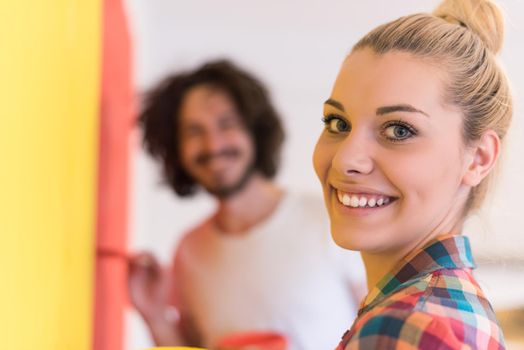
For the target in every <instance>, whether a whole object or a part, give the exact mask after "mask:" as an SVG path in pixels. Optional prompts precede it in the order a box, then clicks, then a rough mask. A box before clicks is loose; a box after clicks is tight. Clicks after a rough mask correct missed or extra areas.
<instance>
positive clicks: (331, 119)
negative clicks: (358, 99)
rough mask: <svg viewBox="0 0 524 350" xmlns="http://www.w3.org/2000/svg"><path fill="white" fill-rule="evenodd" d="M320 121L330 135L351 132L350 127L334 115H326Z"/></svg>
mask: <svg viewBox="0 0 524 350" xmlns="http://www.w3.org/2000/svg"><path fill="white" fill-rule="evenodd" d="M322 121H323V122H324V125H325V127H326V130H328V131H329V132H332V133H336V134H338V133H342V132H348V131H351V127H350V125H349V123H348V122H347V121H345V120H344V119H342V118H340V117H336V116H334V115H328V116H327V117H325V118H323V119H322Z"/></svg>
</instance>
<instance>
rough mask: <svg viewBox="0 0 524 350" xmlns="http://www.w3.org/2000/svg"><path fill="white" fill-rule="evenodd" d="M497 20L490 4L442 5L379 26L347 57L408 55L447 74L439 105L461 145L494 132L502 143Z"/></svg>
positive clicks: (475, 197) (474, 0)
mask: <svg viewBox="0 0 524 350" xmlns="http://www.w3.org/2000/svg"><path fill="white" fill-rule="evenodd" d="M503 37H504V23H503V15H502V12H501V10H500V9H499V8H498V6H497V5H496V4H495V3H494V2H493V1H490V0H444V1H443V2H442V3H441V4H440V5H439V6H438V7H437V9H436V10H435V11H434V12H433V14H415V15H411V16H406V17H401V18H399V19H397V20H395V21H393V22H390V23H386V24H384V25H381V26H379V27H377V28H376V29H374V30H373V31H371V32H370V33H369V34H367V35H366V36H365V37H364V38H362V39H361V40H360V41H359V42H358V43H357V44H356V45H355V46H354V47H353V51H356V50H359V49H363V48H371V49H373V50H374V51H375V52H376V53H377V54H379V55H381V54H385V53H386V52H388V51H391V50H398V51H403V52H408V53H411V54H413V55H414V56H416V57H420V58H422V59H425V60H428V61H429V62H432V63H434V64H436V65H437V66H438V67H440V68H441V69H443V71H444V72H446V73H447V79H446V80H447V81H446V86H445V91H444V95H443V96H444V101H445V102H446V103H450V104H452V105H455V106H457V107H458V108H459V109H460V110H461V111H462V113H463V116H464V120H463V126H464V127H463V138H464V142H465V144H466V145H468V144H470V143H471V142H473V141H476V140H478V139H479V138H480V137H481V136H482V135H483V134H484V133H485V132H486V131H487V130H494V131H495V132H496V133H497V135H498V137H499V138H500V139H501V140H504V137H505V135H506V132H507V130H508V128H509V125H510V122H511V117H512V114H513V103H512V98H511V92H510V87H509V83H508V81H507V78H506V75H505V74H504V72H503V71H502V69H501V67H500V66H499V64H498V63H497V60H496V57H495V55H496V54H497V53H498V52H499V51H500V49H501V47H502V42H503ZM493 176H494V174H493V172H492V173H490V174H489V175H488V176H487V177H486V178H485V179H484V180H483V181H482V182H481V183H480V184H479V185H478V186H476V187H474V188H472V189H471V191H470V194H469V197H468V200H467V203H466V206H465V210H464V212H465V213H468V212H469V211H471V210H474V209H478V208H480V206H481V205H482V202H483V201H484V198H485V196H486V193H487V190H488V188H489V183H490V180H491V178H492V177H493Z"/></svg>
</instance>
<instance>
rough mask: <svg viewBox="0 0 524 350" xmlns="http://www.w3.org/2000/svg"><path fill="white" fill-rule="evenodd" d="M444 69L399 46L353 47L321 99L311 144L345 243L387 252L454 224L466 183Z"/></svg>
mask: <svg viewBox="0 0 524 350" xmlns="http://www.w3.org/2000/svg"><path fill="white" fill-rule="evenodd" d="M444 79H445V76H444V75H443V73H442V71H441V70H440V69H438V68H436V67H435V66H432V65H430V64H429V63H426V62H424V61H422V60H421V59H418V58H415V57H414V56H412V55H410V54H407V53H403V52H398V51H392V52H389V53H386V54H383V55H381V56H379V55H377V54H375V53H374V52H373V51H372V50H371V49H363V50H358V51H356V52H353V53H352V54H351V55H350V56H349V57H348V58H347V59H346V60H345V62H344V64H343V66H342V68H341V71H340V73H339V75H338V77H337V80H336V82H335V86H334V87H333V91H332V94H331V97H330V98H329V99H328V100H327V101H326V103H325V105H324V121H325V129H324V130H323V131H322V134H321V135H320V138H319V140H318V143H317V145H316V148H315V153H314V159H313V161H314V166H315V171H316V173H317V176H318V177H319V179H320V181H321V183H322V187H323V190H324V197H325V201H326V206H327V209H328V212H329V215H330V217H331V230H332V234H333V238H334V239H335V241H336V242H337V244H338V245H340V246H342V247H344V248H348V249H353V250H361V251H367V252H371V253H380V252H387V251H395V250H399V249H400V250H401V249H403V248H405V247H407V246H412V245H416V244H418V243H420V242H422V241H424V240H425V239H428V238H430V237H431V236H436V235H439V234H444V233H450V231H451V230H453V228H454V227H455V225H456V224H457V222H458V221H460V220H461V216H462V214H461V213H462V208H463V206H464V204H465V201H466V198H467V195H468V193H469V187H468V186H466V185H465V184H464V174H465V172H466V169H467V167H468V165H467V164H468V163H469V161H468V159H470V156H469V155H468V153H467V150H466V147H464V145H463V141H462V136H461V133H462V116H461V113H460V111H458V110H456V109H454V108H453V107H452V106H449V105H446V104H445V103H444V99H443V86H444V85H443V81H444Z"/></svg>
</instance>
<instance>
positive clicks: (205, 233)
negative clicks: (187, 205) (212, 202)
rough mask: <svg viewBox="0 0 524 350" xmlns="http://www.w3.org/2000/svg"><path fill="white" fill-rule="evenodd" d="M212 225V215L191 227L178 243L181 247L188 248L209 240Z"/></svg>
mask: <svg viewBox="0 0 524 350" xmlns="http://www.w3.org/2000/svg"><path fill="white" fill-rule="evenodd" d="M212 225H213V224H212V217H211V216H210V217H208V218H206V219H205V220H203V221H200V222H199V223H197V224H196V225H195V226H193V227H191V228H190V229H189V230H187V231H186V232H185V233H184V234H183V235H182V238H181V239H180V241H179V243H178V246H179V249H181V248H185V249H187V248H190V247H193V246H195V245H200V244H201V243H202V242H205V241H209V236H210V235H211V233H212V227H213V226H212Z"/></svg>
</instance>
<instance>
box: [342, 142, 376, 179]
mask: <svg viewBox="0 0 524 350" xmlns="http://www.w3.org/2000/svg"><path fill="white" fill-rule="evenodd" d="M372 150H373V145H372V142H371V141H370V140H369V138H368V137H367V135H365V134H363V133H357V132H352V133H350V134H349V135H348V136H347V137H346V138H345V139H344V140H343V141H342V142H341V143H340V145H339V147H338V149H337V152H336V154H335V157H334V158H333V167H334V168H335V169H336V170H337V171H338V172H339V173H340V174H343V175H348V176H356V175H366V174H370V173H371V172H372V171H373V168H374V162H373V157H372Z"/></svg>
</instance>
